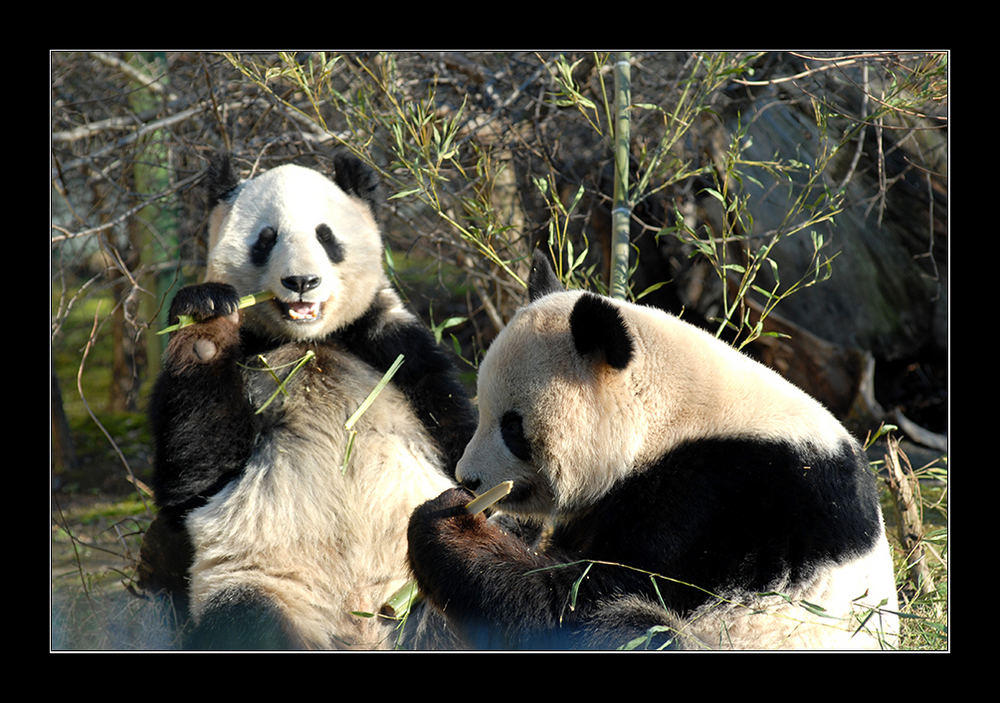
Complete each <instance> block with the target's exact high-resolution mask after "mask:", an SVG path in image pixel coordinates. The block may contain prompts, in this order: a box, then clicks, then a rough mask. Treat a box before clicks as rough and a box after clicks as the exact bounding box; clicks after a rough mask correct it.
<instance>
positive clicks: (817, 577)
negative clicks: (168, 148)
mask: <svg viewBox="0 0 1000 703" xmlns="http://www.w3.org/2000/svg"><path fill="white" fill-rule="evenodd" d="M581 295H584V294H583V293H580V292H558V293H553V294H549V295H546V296H544V297H541V298H540V299H539V300H537V301H536V302H534V303H533V304H532V305H530V306H528V307H525V308H522V309H521V310H520V311H519V312H518V313H517V314H516V315H515V316H514V318H513V319H512V320H511V321H510V323H509V324H508V325H507V327H506V328H505V329H504V330H503V332H502V333H501V334H500V335H499V337H498V338H497V339H496V340H495V341H494V343H493V344H492V346H491V347H490V349H489V351H488V353H487V355H486V357H485V358H484V360H483V362H482V364H481V366H480V370H479V376H478V383H479V385H478V398H479V413H480V423H479V426H478V428H477V430H476V433H475V435H474V436H473V438H472V440H471V441H470V443H469V445H468V447H467V448H466V451H465V454H464V455H463V457H462V459H461V461H460V462H459V465H458V468H457V478H458V479H459V480H460V481H462V482H464V483H467V484H468V485H472V486H478V487H479V488H480V489H486V488H489V487H490V486H493V485H496V484H497V483H499V482H501V481H504V480H508V479H509V480H513V481H514V483H515V488H514V491H513V492H512V493H511V495H510V497H509V498H508V499H507V500H505V501H504V503H502V505H501V509H502V510H504V511H506V512H509V513H512V514H519V515H529V516H532V517H534V518H537V519H543V520H546V521H549V522H550V523H552V524H553V525H555V526H556V528H558V527H559V526H560V525H562V526H568V525H575V523H574V520H575V519H576V516H577V514H580V513H581V512H582V511H583V509H585V508H588V507H590V506H592V505H594V504H595V503H597V501H599V500H600V499H601V498H602V497H603V496H605V495H607V494H608V492H609V490H611V489H612V488H613V487H616V486H617V485H619V484H620V483H621V482H622V481H623V479H625V478H626V477H628V476H630V475H632V474H634V473H636V472H641V471H644V470H645V467H649V466H651V465H654V464H656V463H657V461H658V459H659V458H660V457H663V456H664V455H667V454H668V453H670V452H671V451H672V450H674V449H675V448H677V447H679V446H680V445H681V444H682V443H689V442H690V441H692V440H703V439H711V438H729V437H749V438H754V439H756V440H765V441H774V442H783V443H785V444H786V445H787V444H788V443H790V444H791V445H792V446H799V447H802V448H803V449H805V448H807V447H808V448H810V451H811V452H812V453H813V455H814V456H825V455H829V456H834V455H835V454H836V453H837V452H838V449H840V448H843V447H845V446H854V445H853V441H854V440H852V439H851V438H850V436H849V435H848V433H847V432H846V430H844V428H843V427H842V426H841V425H840V423H839V422H837V420H836V419H835V418H833V417H832V416H831V415H830V413H829V412H828V411H827V410H826V409H825V408H823V407H822V406H821V405H820V404H819V403H818V402H816V401H815V400H814V399H812V398H811V397H809V396H808V395H807V394H805V393H803V392H802V391H801V390H799V389H798V388H796V387H795V386H793V385H792V384H790V383H788V382H786V381H785V380H783V379H782V378H781V377H780V376H779V375H777V374H776V373H774V372H773V371H771V370H769V369H768V368H766V367H764V366H762V365H761V364H759V363H757V362H755V361H753V360H751V359H749V358H748V357H746V356H745V355H743V354H741V353H739V352H737V351H735V350H734V349H732V348H731V347H729V346H728V345H726V344H724V343H723V342H721V341H719V340H717V339H715V338H713V337H711V336H710V335H708V334H707V333H705V332H703V331H701V330H699V329H697V328H695V327H693V326H691V325H689V324H687V323H685V322H683V321H681V320H679V319H678V318H676V317H673V316H671V315H669V314H666V313H664V312H662V311H658V310H655V309H652V308H648V307H643V306H639V305H634V304H629V303H626V302H621V301H615V302H614V305H615V306H616V307H617V308H618V310H619V311H620V314H621V316H622V318H623V320H624V322H625V327H626V329H627V332H628V334H629V336H630V337H631V340H632V343H633V345H634V354H633V357H632V360H631V362H630V363H629V364H628V365H627V367H626V368H624V369H621V370H618V369H614V368H612V367H610V366H608V365H607V364H602V363H600V362H599V360H598V361H595V360H594V359H593V358H590V357H588V356H583V355H581V354H580V353H579V352H578V351H577V350H576V348H575V346H574V341H573V338H572V335H571V333H570V329H569V318H570V313H571V311H572V310H573V307H574V305H575V304H576V303H577V301H578V300H579V299H580V297H581ZM509 410H514V411H517V412H519V413H520V414H521V415H522V416H523V426H524V433H525V436H526V438H527V440H528V442H529V444H530V446H531V461H530V463H529V462H526V461H522V460H520V459H518V458H516V457H515V456H514V455H513V454H512V453H511V452H510V450H509V449H508V448H507V447H506V446H505V444H504V441H503V438H502V437H501V433H500V429H499V424H500V423H499V418H500V417H501V416H502V415H503V413H505V412H507V411H509ZM808 470H809V467H807V466H804V467H803V471H808ZM788 507H789V509H792V510H794V506H788ZM619 509H620V510H621V511H629V510H631V509H632V507H631V506H630V505H620V506H619ZM708 509H709V510H712V509H713V508H712V507H709V508H708ZM815 528H816V529H817V530H823V529H824V527H823V525H816V526H815ZM573 529H578V530H579V532H580V533H581V534H584V533H585V531H586V528H585V527H584V526H579V527H578V528H577V527H576V526H574V527H573ZM745 529H746V530H753V529H755V528H754V525H753V524H747V525H745ZM877 530H878V533H879V534H877V535H873V536H872V539H873V540H874V542H875V545H876V546H875V548H874V549H873V550H872V551H871V552H868V553H865V554H856V555H853V556H847V557H845V558H844V559H842V560H839V561H838V562H837V563H827V564H816V565H815V566H816V569H815V571H813V576H812V577H811V578H810V580H808V581H806V582H797V583H789V582H787V581H782V580H777V581H775V582H774V583H772V584H770V586H771V588H772V589H773V590H774V591H776V592H780V593H782V594H784V595H786V596H788V597H789V598H792V599H793V600H795V603H793V604H789V603H788V601H787V600H785V599H783V598H781V597H777V596H772V597H767V598H761V597H758V596H757V595H755V594H753V593H743V592H740V589H739V588H738V587H735V586H734V588H733V589H732V592H730V593H726V594H721V595H723V596H728V597H730V598H731V599H733V601H734V602H736V603H738V604H737V605H732V606H718V605H706V606H704V607H703V608H701V609H700V610H698V611H696V612H695V613H693V614H691V615H690V616H689V617H685V618H679V617H677V616H675V615H672V614H670V613H667V612H664V611H663V609H662V608H661V607H659V606H658V605H657V604H655V603H649V602H647V603H645V604H643V605H641V606H640V605H637V604H636V603H633V602H629V603H628V604H627V605H626V606H623V603H622V602H610V603H608V604H607V608H606V610H605V611H604V615H603V616H602V615H600V614H598V615H596V616H595V622H598V621H601V619H602V617H603V618H604V619H605V622H603V623H602V624H601V626H604V625H607V626H609V627H613V626H614V621H615V615H614V613H616V612H617V611H618V609H621V608H623V607H624V608H625V609H626V610H628V608H629V607H631V608H632V612H633V613H634V609H635V608H636V607H638V608H640V610H641V609H642V608H648V609H649V610H650V612H655V613H657V614H656V615H655V616H654V617H653V618H652V620H650V624H655V623H659V624H664V625H668V626H670V627H674V628H678V629H680V630H682V632H683V637H682V640H681V643H682V646H688V647H692V648H699V647H722V648H730V647H735V648H797V647H817V648H841V647H845V648H863V647H879V646H882V645H883V644H884V643H885V642H884V641H882V638H883V637H884V638H885V639H887V640H888V641H889V642H890V644H891V642H892V640H893V638H894V633H895V632H896V629H897V623H896V620H895V617H894V616H892V615H891V614H889V613H885V612H884V614H877V615H876V616H875V617H874V618H873V619H872V620H871V621H869V623H868V627H867V628H863V631H862V632H861V633H859V634H858V635H856V636H854V632H853V631H854V629H855V628H857V625H858V620H857V618H858V617H861V616H863V615H864V613H865V608H866V606H879V605H880V604H882V607H883V609H884V611H892V610H894V609H895V607H896V593H895V586H894V580H893V573H892V560H891V556H890V553H889V547H888V544H887V542H886V539H885V534H884V529H883V528H882V525H881V518H880V517H879V524H878V527H877ZM666 539H669V537H666ZM577 556H584V557H585V556H586V554H581V555H577ZM801 601H807V602H808V603H812V604H816V605H820V606H822V607H824V608H826V609H827V615H828V616H829V617H816V616H813V615H811V614H810V612H809V611H808V609H807V608H804V607H803V605H802V602H801ZM765 612H766V613H767V614H764V613H765ZM867 629H871V630H878V632H874V633H873V634H872V635H871V636H868V634H867Z"/></svg>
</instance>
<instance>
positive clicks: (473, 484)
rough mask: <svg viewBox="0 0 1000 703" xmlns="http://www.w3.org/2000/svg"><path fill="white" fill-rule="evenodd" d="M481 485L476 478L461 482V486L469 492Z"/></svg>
mask: <svg viewBox="0 0 1000 703" xmlns="http://www.w3.org/2000/svg"><path fill="white" fill-rule="evenodd" d="M480 483H482V481H480V480H479V479H478V478H467V479H465V480H464V481H462V486H464V487H465V488H468V489H469V490H470V491H475V490H476V489H477V488H479V484H480Z"/></svg>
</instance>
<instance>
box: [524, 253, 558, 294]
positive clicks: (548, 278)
mask: <svg viewBox="0 0 1000 703" xmlns="http://www.w3.org/2000/svg"><path fill="white" fill-rule="evenodd" d="M561 290H563V286H562V282H560V280H559V277H558V276H556V273H555V271H553V270H552V264H550V263H549V258H548V257H547V256H545V254H544V253H542V250H541V249H535V253H534V254H532V255H531V272H530V273H529V274H528V300H529V301H530V302H535V301H536V300H538V299H539V298H541V297H542V296H543V295H548V294H549V293H557V292H559V291H561Z"/></svg>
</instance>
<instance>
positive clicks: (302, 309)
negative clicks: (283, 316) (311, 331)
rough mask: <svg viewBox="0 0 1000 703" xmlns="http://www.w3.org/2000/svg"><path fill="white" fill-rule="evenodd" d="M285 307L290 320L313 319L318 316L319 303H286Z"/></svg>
mask: <svg viewBox="0 0 1000 703" xmlns="http://www.w3.org/2000/svg"><path fill="white" fill-rule="evenodd" d="M285 309H286V310H287V311H288V317H289V319H292V320H315V319H316V318H317V317H319V305H318V304H317V303H304V302H298V303H287V304H286V305H285Z"/></svg>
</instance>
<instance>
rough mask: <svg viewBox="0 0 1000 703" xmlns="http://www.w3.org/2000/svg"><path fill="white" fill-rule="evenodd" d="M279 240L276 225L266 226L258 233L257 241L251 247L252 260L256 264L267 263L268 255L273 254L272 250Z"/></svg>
mask: <svg viewBox="0 0 1000 703" xmlns="http://www.w3.org/2000/svg"><path fill="white" fill-rule="evenodd" d="M277 241H278V233H277V232H276V231H275V229H274V227H265V228H264V229H262V230H261V231H260V233H258V234H257V241H256V242H254V243H253V246H252V247H250V261H252V262H253V263H254V264H255V265H256V266H263V265H264V264H265V263H267V257H268V256H270V255H271V250H272V249H273V248H274V245H275V243H276V242H277Z"/></svg>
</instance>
